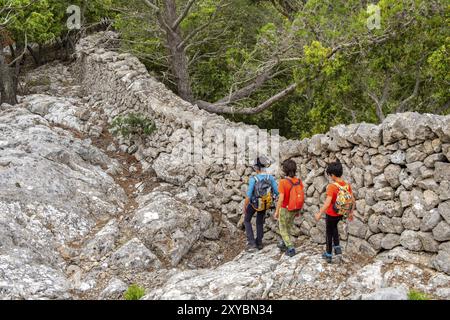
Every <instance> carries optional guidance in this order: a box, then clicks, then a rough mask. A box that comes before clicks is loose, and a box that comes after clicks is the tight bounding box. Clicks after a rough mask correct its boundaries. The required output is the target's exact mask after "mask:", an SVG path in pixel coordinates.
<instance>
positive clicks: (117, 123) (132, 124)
mask: <svg viewBox="0 0 450 320" xmlns="http://www.w3.org/2000/svg"><path fill="white" fill-rule="evenodd" d="M155 130H156V125H155V123H154V122H153V120H151V119H148V118H146V117H144V116H143V115H140V114H135V113H129V114H127V115H125V116H117V117H115V118H114V120H113V121H112V123H111V131H112V133H113V134H115V135H120V136H122V137H124V138H129V137H130V136H137V137H140V136H143V135H150V134H152V133H153V132H154V131H155Z"/></svg>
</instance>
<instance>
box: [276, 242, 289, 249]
mask: <svg viewBox="0 0 450 320" xmlns="http://www.w3.org/2000/svg"><path fill="white" fill-rule="evenodd" d="M277 247H278V249H280V250H281V251H286V250H287V247H286V244H285V243H284V241H283V240H280V242H278V244H277Z"/></svg>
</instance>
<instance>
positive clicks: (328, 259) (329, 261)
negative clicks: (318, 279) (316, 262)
mask: <svg viewBox="0 0 450 320" xmlns="http://www.w3.org/2000/svg"><path fill="white" fill-rule="evenodd" d="M322 258H324V259H325V260H327V262H328V263H331V261H332V255H331V253H326V252H324V254H322Z"/></svg>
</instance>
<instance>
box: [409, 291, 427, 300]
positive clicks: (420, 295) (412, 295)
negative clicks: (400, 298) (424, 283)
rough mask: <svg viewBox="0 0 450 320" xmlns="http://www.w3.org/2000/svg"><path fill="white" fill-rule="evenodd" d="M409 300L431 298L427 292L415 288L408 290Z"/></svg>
mask: <svg viewBox="0 0 450 320" xmlns="http://www.w3.org/2000/svg"><path fill="white" fill-rule="evenodd" d="M408 300H430V297H428V295H427V294H426V293H423V292H420V291H417V290H414V289H413V290H410V291H409V292H408Z"/></svg>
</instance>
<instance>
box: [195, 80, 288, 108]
mask: <svg viewBox="0 0 450 320" xmlns="http://www.w3.org/2000/svg"><path fill="white" fill-rule="evenodd" d="M296 88H297V83H292V84H291V85H289V86H288V87H287V88H285V89H284V90H282V91H280V92H279V93H277V94H276V95H274V96H272V97H270V98H269V99H267V100H266V101H264V102H263V103H261V104H260V105H259V106H257V107H254V108H243V109H237V110H236V109H235V108H234V107H233V106H228V105H227V104H211V103H209V102H205V101H202V100H199V101H197V106H198V107H199V108H201V109H203V110H206V111H209V112H213V113H232V114H257V113H259V112H261V111H264V110H265V109H267V108H269V107H271V106H272V105H273V104H274V103H276V102H278V101H279V100H281V99H283V98H284V97H286V96H287V95H289V94H290V93H292V92H294V91H295V89H296Z"/></svg>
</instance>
